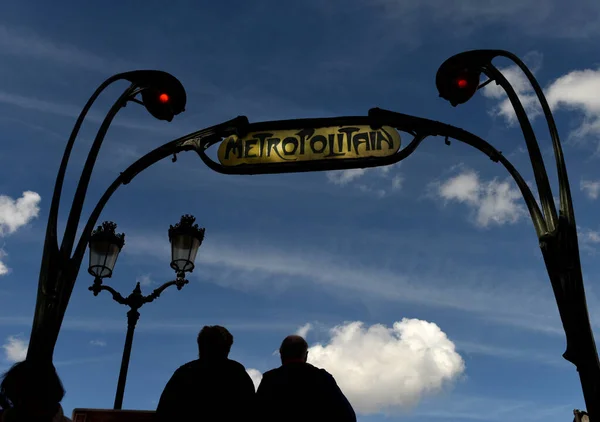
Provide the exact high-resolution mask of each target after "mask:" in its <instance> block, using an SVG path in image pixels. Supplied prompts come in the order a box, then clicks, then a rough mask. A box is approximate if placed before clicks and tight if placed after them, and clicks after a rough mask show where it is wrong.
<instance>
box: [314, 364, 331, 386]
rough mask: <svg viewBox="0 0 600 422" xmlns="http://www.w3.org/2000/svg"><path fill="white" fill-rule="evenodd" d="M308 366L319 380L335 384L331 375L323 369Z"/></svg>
mask: <svg viewBox="0 0 600 422" xmlns="http://www.w3.org/2000/svg"><path fill="white" fill-rule="evenodd" d="M309 365H310V364H309ZM310 366H311V367H312V369H313V371H314V372H315V374H317V376H318V377H319V378H321V379H325V380H327V381H329V382H334V383H335V378H334V377H333V375H331V374H330V373H329V372H327V371H326V370H325V369H323V368H317V367H316V366H313V365H310Z"/></svg>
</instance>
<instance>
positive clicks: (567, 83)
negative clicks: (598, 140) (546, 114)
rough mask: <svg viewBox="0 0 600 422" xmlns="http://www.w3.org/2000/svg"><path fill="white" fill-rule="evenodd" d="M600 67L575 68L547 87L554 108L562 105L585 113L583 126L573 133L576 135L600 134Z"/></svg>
mask: <svg viewBox="0 0 600 422" xmlns="http://www.w3.org/2000/svg"><path fill="white" fill-rule="evenodd" d="M598 92H600V69H599V70H591V69H585V70H574V71H572V72H569V73H568V74H566V75H564V76H561V77H560V78H558V79H556V80H555V81H554V82H553V83H552V84H550V86H549V87H548V88H547V89H546V96H547V97H548V103H549V104H550V107H552V108H553V109H559V108H561V107H563V108H566V109H568V110H579V111H581V112H582V113H583V115H584V120H583V122H582V124H581V126H580V127H579V128H578V129H577V130H575V131H573V132H572V133H571V134H572V135H573V136H575V137H579V138H581V137H585V136H588V135H595V136H600V98H598V95H597V94H598Z"/></svg>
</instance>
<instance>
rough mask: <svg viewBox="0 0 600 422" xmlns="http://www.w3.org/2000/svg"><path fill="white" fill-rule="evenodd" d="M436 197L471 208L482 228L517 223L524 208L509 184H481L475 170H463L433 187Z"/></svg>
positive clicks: (515, 191)
mask: <svg viewBox="0 0 600 422" xmlns="http://www.w3.org/2000/svg"><path fill="white" fill-rule="evenodd" d="M432 187H433V189H434V197H436V198H442V199H444V200H446V201H451V200H452V201H458V202H462V203H464V204H466V205H468V206H469V207H470V208H471V209H472V211H473V215H472V218H473V219H474V222H475V224H476V225H477V226H479V227H488V226H489V225H491V224H506V223H516V222H517V221H518V220H519V219H520V218H521V217H522V216H523V215H524V214H525V208H524V207H523V205H522V204H521V203H519V202H518V201H520V200H521V198H522V195H521V193H520V192H519V190H518V189H516V188H514V187H513V186H512V185H511V184H510V183H509V182H508V181H504V182H499V181H498V180H496V179H493V180H490V181H482V180H481V179H480V178H479V175H478V174H477V173H476V172H475V171H472V170H464V171H463V172H461V173H460V174H458V175H456V176H453V177H451V178H450V179H448V180H446V181H444V182H435V183H434V184H432Z"/></svg>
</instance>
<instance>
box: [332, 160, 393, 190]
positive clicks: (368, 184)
mask: <svg viewBox="0 0 600 422" xmlns="http://www.w3.org/2000/svg"><path fill="white" fill-rule="evenodd" d="M398 167H399V165H391V166H385V167H374V168H357V169H349V170H337V171H328V172H327V173H326V175H327V180H328V181H329V183H332V184H334V185H337V186H340V187H341V186H352V187H354V188H356V189H358V190H360V191H361V192H364V193H366V194H371V195H375V196H377V197H379V198H383V197H385V196H387V195H388V194H389V193H390V192H394V191H398V190H400V189H402V184H403V182H404V176H403V175H402V174H401V173H399V172H398V171H397V170H396V169H397V168H398Z"/></svg>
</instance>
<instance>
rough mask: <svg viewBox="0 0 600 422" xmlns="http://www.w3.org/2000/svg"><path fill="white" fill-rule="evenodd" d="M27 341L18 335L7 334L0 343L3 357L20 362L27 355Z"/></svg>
mask: <svg viewBox="0 0 600 422" xmlns="http://www.w3.org/2000/svg"><path fill="white" fill-rule="evenodd" d="M27 346H28V343H27V342H26V341H25V340H23V339H22V338H20V337H18V336H8V338H7V339H6V342H5V343H4V344H3V345H2V348H3V349H4V357H5V359H6V360H7V361H9V362H21V361H22V360H25V358H26V357H27Z"/></svg>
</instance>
